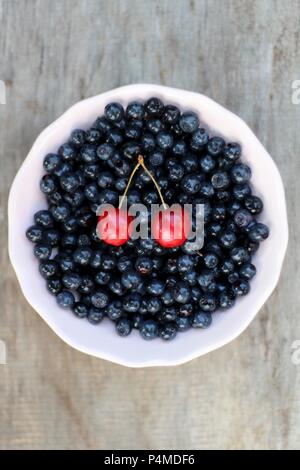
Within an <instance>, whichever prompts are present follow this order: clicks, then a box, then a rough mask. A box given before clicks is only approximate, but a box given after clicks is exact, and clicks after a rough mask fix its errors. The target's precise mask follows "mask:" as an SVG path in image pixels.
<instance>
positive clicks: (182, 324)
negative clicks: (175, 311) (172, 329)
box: [175, 317, 192, 331]
mask: <svg viewBox="0 0 300 470" xmlns="http://www.w3.org/2000/svg"><path fill="white" fill-rule="evenodd" d="M175 322H176V325H177V328H178V331H187V330H189V329H190V328H191V326H192V325H191V319H190V318H188V317H177V318H176V320H175Z"/></svg>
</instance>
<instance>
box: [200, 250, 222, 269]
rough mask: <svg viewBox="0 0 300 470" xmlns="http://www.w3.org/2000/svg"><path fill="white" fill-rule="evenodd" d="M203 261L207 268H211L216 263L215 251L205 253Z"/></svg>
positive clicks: (217, 261)
mask: <svg viewBox="0 0 300 470" xmlns="http://www.w3.org/2000/svg"><path fill="white" fill-rule="evenodd" d="M203 263H204V265H205V266H206V267H207V268H209V269H213V268H215V267H216V266H217V265H218V263H219V258H218V256H217V255H216V254H215V253H205V255H204V256H203Z"/></svg>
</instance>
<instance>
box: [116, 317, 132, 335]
mask: <svg viewBox="0 0 300 470" xmlns="http://www.w3.org/2000/svg"><path fill="white" fill-rule="evenodd" d="M131 330H132V322H131V321H130V320H128V318H120V320H118V321H117V323H116V331H117V333H118V335H119V336H123V337H124V336H128V335H129V334H130V333H131Z"/></svg>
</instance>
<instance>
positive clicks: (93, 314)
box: [87, 306, 104, 325]
mask: <svg viewBox="0 0 300 470" xmlns="http://www.w3.org/2000/svg"><path fill="white" fill-rule="evenodd" d="M103 318H104V310H101V309H100V308H96V307H94V306H91V307H90V308H89V309H88V314H87V319H88V321H89V322H90V323H92V325H98V324H99V323H100V322H101V321H102V320H103Z"/></svg>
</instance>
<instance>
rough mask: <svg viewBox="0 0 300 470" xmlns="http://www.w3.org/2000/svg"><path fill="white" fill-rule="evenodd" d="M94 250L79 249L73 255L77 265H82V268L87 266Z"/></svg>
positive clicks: (87, 248)
mask: <svg viewBox="0 0 300 470" xmlns="http://www.w3.org/2000/svg"><path fill="white" fill-rule="evenodd" d="M92 254H93V252H92V250H91V248H89V247H85V246H83V247H79V248H77V250H75V252H74V254H73V259H74V261H75V263H77V264H79V265H81V266H87V265H88V264H89V262H90V260H91V257H92Z"/></svg>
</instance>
